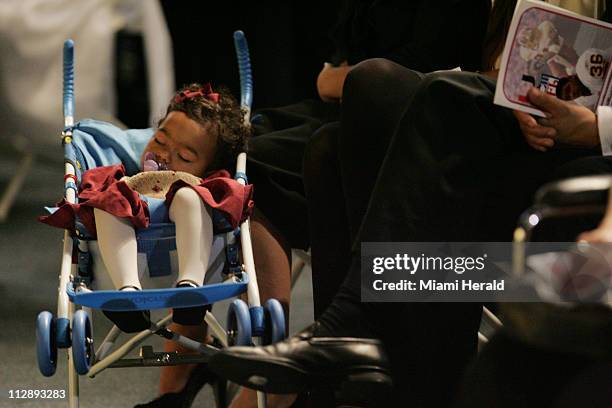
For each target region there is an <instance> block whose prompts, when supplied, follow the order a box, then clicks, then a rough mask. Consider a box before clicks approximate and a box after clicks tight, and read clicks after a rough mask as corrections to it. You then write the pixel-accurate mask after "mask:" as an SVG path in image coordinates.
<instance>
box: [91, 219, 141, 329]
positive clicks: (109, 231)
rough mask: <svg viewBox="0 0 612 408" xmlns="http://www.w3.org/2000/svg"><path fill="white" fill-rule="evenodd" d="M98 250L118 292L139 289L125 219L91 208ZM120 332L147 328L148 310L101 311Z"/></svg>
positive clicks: (133, 246)
mask: <svg viewBox="0 0 612 408" xmlns="http://www.w3.org/2000/svg"><path fill="white" fill-rule="evenodd" d="M94 217H95V219H96V230H97V231H98V247H99V248H100V254H101V255H102V260H103V262H104V266H106V270H107V271H108V274H109V275H110V277H111V280H112V281H113V285H114V286H115V288H116V289H119V290H140V289H142V287H141V286H140V280H139V279H138V258H137V257H138V247H137V244H136V232H135V231H134V227H133V226H132V225H131V224H130V223H129V222H128V221H126V220H124V219H122V218H119V217H115V216H114V215H112V214H109V213H107V212H106V211H102V210H98V209H97V208H94ZM103 312H104V314H105V315H106V316H107V317H108V318H109V319H111V320H112V321H113V323H115V324H116V325H117V327H119V328H120V329H121V330H122V331H124V332H126V333H135V332H139V331H142V330H145V329H148V328H149V327H150V326H151V322H150V320H149V311H148V310H140V311H139V310H134V311H129V312H116V311H107V310H104V311H103Z"/></svg>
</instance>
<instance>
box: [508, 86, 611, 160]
mask: <svg viewBox="0 0 612 408" xmlns="http://www.w3.org/2000/svg"><path fill="white" fill-rule="evenodd" d="M527 97H528V99H529V102H531V103H532V104H533V105H534V106H535V107H536V108H538V109H540V110H542V111H543V112H544V114H545V115H546V117H545V118H538V119H537V120H536V118H534V117H533V116H531V115H529V114H527V113H524V112H520V111H514V116H515V117H516V119H517V120H518V122H519V126H520V127H521V130H522V131H523V135H524V136H525V139H526V141H527V143H528V144H529V145H530V146H531V147H533V148H534V149H536V150H540V151H546V150H547V149H549V148H550V147H552V146H553V145H555V144H559V145H567V146H573V147H585V148H592V147H595V146H597V145H598V144H599V132H598V130H597V117H596V116H595V114H594V113H593V112H592V111H590V110H589V109H588V108H585V107H584V106H581V105H577V104H575V103H571V102H567V101H563V100H561V99H558V98H556V97H554V96H552V95H547V94H545V93H544V92H542V91H540V90H538V89H536V88H531V89H530V90H529V92H528V93H527Z"/></svg>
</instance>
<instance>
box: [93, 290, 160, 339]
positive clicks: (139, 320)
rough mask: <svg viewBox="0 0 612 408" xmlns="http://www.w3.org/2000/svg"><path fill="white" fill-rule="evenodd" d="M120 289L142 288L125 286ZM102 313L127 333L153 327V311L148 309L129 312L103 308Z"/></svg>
mask: <svg viewBox="0 0 612 408" xmlns="http://www.w3.org/2000/svg"><path fill="white" fill-rule="evenodd" d="M119 290H125V291H131V290H140V288H137V287H135V286H125V287H123V288H121V289H119ZM102 313H104V315H105V316H106V317H108V318H109V319H110V320H111V321H112V322H113V323H114V324H115V325H116V326H117V327H118V328H119V329H120V330H121V331H122V332H125V333H138V332H141V331H143V330H146V329H148V328H149V327H151V313H150V312H149V311H148V310H134V311H128V312H116V311H110V310H103V311H102Z"/></svg>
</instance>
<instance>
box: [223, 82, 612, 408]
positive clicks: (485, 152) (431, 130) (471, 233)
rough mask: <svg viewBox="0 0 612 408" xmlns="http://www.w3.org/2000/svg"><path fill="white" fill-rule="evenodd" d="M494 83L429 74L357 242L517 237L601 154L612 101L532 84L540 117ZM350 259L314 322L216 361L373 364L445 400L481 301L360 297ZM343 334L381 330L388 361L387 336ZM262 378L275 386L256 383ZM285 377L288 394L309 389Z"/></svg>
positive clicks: (396, 136)
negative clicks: (503, 100)
mask: <svg viewBox="0 0 612 408" xmlns="http://www.w3.org/2000/svg"><path fill="white" fill-rule="evenodd" d="M494 90H495V81H494V80H493V79H491V78H488V77H486V76H483V75H480V74H474V73H467V72H443V73H434V74H430V75H426V76H425V78H424V79H423V80H422V82H421V83H420V85H419V86H418V88H417V90H416V92H415V94H414V96H413V97H412V99H411V102H410V105H409V107H408V108H407V109H406V111H405V114H404V115H403V117H402V119H401V121H400V123H399V126H398V127H397V129H396V131H395V132H394V133H393V135H392V137H391V139H390V141H389V144H388V149H387V150H386V155H385V157H384V160H383V161H382V166H381V168H380V172H379V173H378V176H377V178H376V182H375V185H374V187H373V190H372V197H371V199H370V201H369V202H368V205H367V210H366V212H365V216H364V218H363V223H362V224H361V226H360V229H359V231H358V234H357V242H377V241H381V242H392V241H397V242H427V241H447V242H448V241H457V242H461V241H507V240H510V239H511V232H512V230H513V228H514V225H515V223H516V220H517V218H518V215H519V214H520V213H521V212H522V211H523V210H524V209H525V208H526V207H527V206H528V205H529V204H530V202H531V199H532V195H533V193H534V191H535V190H536V189H537V187H539V186H540V185H541V184H542V183H544V182H546V181H548V180H549V179H550V178H551V177H552V176H553V173H554V171H555V169H557V168H558V167H560V166H562V165H563V164H565V163H567V162H569V161H571V160H573V159H576V158H579V157H585V156H592V155H601V148H600V146H599V145H600V137H601V138H602V142H601V144H602V145H605V144H606V142H605V140H606V139H605V138H606V135H607V133H606V132H608V131H609V129H612V123H610V115H609V113H608V112H609V108H605V107H600V108H599V111H598V112H599V115H598V116H596V115H595V114H594V113H593V112H591V111H589V110H588V109H586V108H583V107H580V106H577V105H574V104H570V103H568V102H565V101H560V100H557V99H556V98H554V97H550V96H547V95H545V94H542V93H541V92H539V91H537V90H535V89H533V90H531V91H530V92H529V98H530V101H531V102H532V103H533V104H534V105H536V106H538V107H539V108H540V109H542V110H543V111H545V112H546V113H547V114H548V116H547V119H545V120H541V121H539V122H538V121H536V120H535V119H534V118H532V117H530V116H528V115H521V114H519V113H516V116H515V114H513V112H512V111H510V110H507V109H505V108H501V107H498V106H495V105H493V103H492V99H493V93H494ZM598 117H599V123H598ZM442 119H443V120H442ZM553 146H554V147H553ZM535 148H537V149H538V150H536V149H535ZM350 260H351V264H350V267H349V269H348V275H347V276H346V279H345V281H344V283H343V284H342V287H341V288H340V290H339V292H338V293H337V294H336V296H335V297H334V298H333V300H332V302H331V304H330V305H329V306H328V307H327V309H326V310H325V311H324V312H323V313H322V314H321V315H320V317H319V318H318V319H317V323H315V325H314V326H312V327H310V328H309V329H307V330H306V331H305V332H302V333H301V334H298V335H297V336H295V337H293V338H291V339H289V340H287V341H285V342H283V343H281V344H279V345H277V346H270V347H262V348H260V347H257V348H249V349H246V348H235V349H228V350H226V351H223V352H221V353H220V354H219V355H218V356H216V357H215V358H213V360H212V361H211V365H212V367H213V368H214V369H215V370H217V371H218V372H220V373H222V374H224V375H226V376H228V377H229V378H230V379H231V380H232V381H237V382H239V383H242V384H248V385H250V386H255V387H258V388H263V389H266V388H267V389H270V388H271V387H273V386H274V385H275V384H276V385H279V384H280V382H279V377H280V376H283V378H284V379H286V378H290V376H291V374H293V373H294V372H295V370H299V371H302V372H305V373H306V374H307V375H308V376H309V378H310V379H311V380H312V381H314V382H316V381H331V379H330V376H333V377H334V378H335V379H339V378H341V377H343V376H346V375H347V373H349V372H350V371H351V370H353V369H355V368H356V367H358V366H359V365H360V363H364V362H365V363H367V364H368V365H369V366H370V367H371V368H372V371H378V372H386V373H388V372H390V373H391V374H392V375H393V380H394V384H395V391H396V392H395V393H394V395H393V397H394V401H395V403H402V404H404V405H405V404H409V403H414V404H415V405H416V406H444V405H447V404H448V403H449V401H450V400H451V398H452V395H453V393H454V390H455V388H456V386H457V382H458V380H459V378H460V377H461V373H462V371H463V369H464V368H465V366H466V364H467V362H468V361H469V360H470V358H471V357H472V356H473V355H474V353H475V349H476V332H477V327H478V323H479V315H480V306H479V305H477V304H472V305H469V304H468V305H465V307H464V308H457V307H450V306H449V305H445V304H414V303H413V304H385V303H362V302H360V286H361V283H360V257H359V248H356V249H355V248H354V249H353V251H352V256H351V258H350ZM330 337H331V338H332V339H331V340H330V339H329V338H330ZM338 337H361V338H368V339H371V338H377V339H380V340H381V342H382V344H384V349H385V351H386V352H387V353H388V355H389V362H390V363H388V362H387V361H386V360H385V359H384V358H383V357H382V356H383V355H384V353H383V352H382V351H381V349H380V347H381V345H380V344H381V343H376V342H372V341H364V342H362V343H360V342H359V341H358V340H356V339H354V338H353V339H346V338H345V339H338ZM330 344H333V348H332V346H330ZM281 361H282V363H281ZM238 366H239V367H240V372H238V371H233V369H235V368H236V367H238ZM389 370H390V371H389ZM325 374H326V375H327V377H326V376H325ZM252 376H255V377H252ZM257 376H259V377H264V378H266V379H267V383H265V384H264V382H263V381H262V382H261V383H260V384H259V385H257V384H254V383H253V382H250V381H249V378H257ZM284 384H285V385H286V386H287V389H286V390H285V391H287V392H294V391H298V390H299V389H301V387H303V385H301V386H300V385H298V384H288V383H287V382H286V381H285V382H284ZM292 386H294V387H292Z"/></svg>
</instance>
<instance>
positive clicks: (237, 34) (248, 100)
mask: <svg viewBox="0 0 612 408" xmlns="http://www.w3.org/2000/svg"><path fill="white" fill-rule="evenodd" d="M234 48H235V49H236V57H237V58H238V71H239V73H240V105H241V106H242V107H243V108H244V109H246V110H247V115H246V122H247V123H248V122H249V120H250V117H249V116H250V114H251V105H252V104H253V75H252V73H251V61H250V57H249V46H248V44H247V40H246V37H245V36H244V33H243V32H242V31H240V30H237V31H234Z"/></svg>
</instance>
